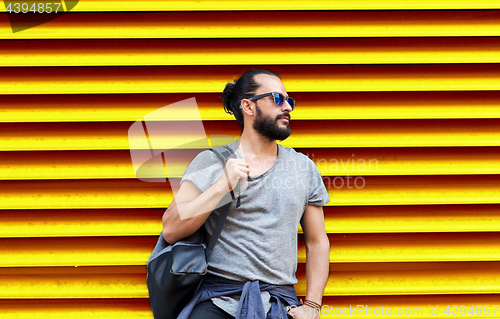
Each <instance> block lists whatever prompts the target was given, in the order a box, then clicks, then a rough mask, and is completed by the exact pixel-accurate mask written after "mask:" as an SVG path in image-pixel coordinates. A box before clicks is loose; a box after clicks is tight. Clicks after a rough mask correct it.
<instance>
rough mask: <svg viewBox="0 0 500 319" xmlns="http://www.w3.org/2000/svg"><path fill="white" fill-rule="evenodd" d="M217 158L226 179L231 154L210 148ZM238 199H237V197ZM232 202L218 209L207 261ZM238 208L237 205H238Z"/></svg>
mask: <svg viewBox="0 0 500 319" xmlns="http://www.w3.org/2000/svg"><path fill="white" fill-rule="evenodd" d="M210 150H211V151H212V152H213V153H214V154H215V155H217V157H218V158H219V159H220V161H221V162H222V169H223V170H224V173H225V174H226V177H228V174H227V171H226V162H227V160H228V159H229V158H230V157H231V155H232V154H231V152H230V151H228V150H224V151H222V152H219V151H218V150H216V149H213V148H211V149H210ZM231 198H232V199H233V200H234V199H235V196H234V192H233V191H231ZM238 199H239V197H238ZM232 203H233V202H232V201H231V202H229V203H227V204H226V205H224V206H222V207H219V208H218V209H221V214H220V215H219V218H217V223H216V224H215V228H214V231H213V233H212V237H211V238H210V242H209V243H208V247H207V249H206V251H205V252H206V257H207V261H209V260H210V256H212V250H213V249H214V247H215V244H216V243H217V240H218V239H219V236H220V233H221V232H222V227H224V223H225V221H226V218H227V215H229V208H230V207H231V204H232ZM238 206H239V205H238Z"/></svg>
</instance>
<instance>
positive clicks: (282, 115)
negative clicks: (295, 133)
mask: <svg viewBox="0 0 500 319" xmlns="http://www.w3.org/2000/svg"><path fill="white" fill-rule="evenodd" d="M284 117H286V118H287V119H288V121H289V122H290V120H291V119H292V117H291V116H290V114H288V113H281V114H280V115H278V116H276V121H278V120H279V119H281V118H284Z"/></svg>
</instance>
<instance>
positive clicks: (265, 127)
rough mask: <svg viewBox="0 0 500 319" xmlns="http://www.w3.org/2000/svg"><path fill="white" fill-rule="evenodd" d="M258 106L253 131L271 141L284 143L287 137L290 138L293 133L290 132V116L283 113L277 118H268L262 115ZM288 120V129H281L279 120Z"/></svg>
mask: <svg viewBox="0 0 500 319" xmlns="http://www.w3.org/2000/svg"><path fill="white" fill-rule="evenodd" d="M255 106H256V116H255V120H254V121H253V125H252V127H253V129H254V130H255V131H256V132H257V133H259V134H260V135H261V136H263V137H265V138H267V139H268V140H269V141H274V140H278V141H283V140H284V139H286V138H287V137H289V136H290V134H291V133H292V131H291V130H290V114H288V113H281V114H279V115H278V116H276V118H274V119H272V118H271V117H266V116H264V115H263V114H262V111H261V110H260V108H259V106H258V105H257V104H255ZM283 117H285V118H287V119H288V123H286V127H280V126H279V125H278V120H279V119H280V118H283Z"/></svg>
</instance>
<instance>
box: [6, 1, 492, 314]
mask: <svg viewBox="0 0 500 319" xmlns="http://www.w3.org/2000/svg"><path fill="white" fill-rule="evenodd" d="M68 2H69V1H66V6H68ZM499 9H500V1H480V0H478V1H465V0H455V1H451V0H449V1H427V0H420V1H413V0H411V1H393V0H385V1H384V0H380V1H371V0H364V1H355V0H346V1H340V0H337V1H295V0H287V1H285V0H267V1H222V0H202V1H180V0H179V1H153V0H148V1H118V0H108V1H104V0H102V1H101V0H81V1H80V2H79V3H78V4H77V5H76V6H75V7H74V8H73V9H72V10H71V12H69V13H66V14H64V15H62V16H61V17H59V18H57V19H54V20H52V21H50V22H47V23H45V24H42V25H39V26H36V27H33V28H30V29H27V30H24V31H20V32H16V33H13V32H12V29H11V26H10V24H9V19H8V17H7V14H6V13H0V39H1V40H0V94H1V97H0V121H1V123H0V151H1V152H0V189H1V191H0V237H1V238H0V256H1V258H0V319H5V318H9V319H10V318H23V319H24V318H26V319H29V318H37V319H38V318H45V319H55V318H65V319H67V318H82V319H83V318H85V319H88V318H106V319H110V318H119V319H127V318H152V315H151V312H150V309H149V302H148V299H147V289H146V285H145V279H146V271H145V270H146V268H145V264H146V261H147V258H148V256H149V254H150V252H151V250H152V248H153V247H154V244H155V242H156V239H157V236H158V234H159V232H160V230H161V215H162V213H163V212H164V210H165V209H166V208H167V207H168V204H169V203H170V201H171V200H172V197H173V194H172V191H171V189H170V188H169V187H168V186H166V184H164V183H146V182H143V181H140V180H138V179H136V178H135V174H134V170H133V167H132V163H131V159H130V152H129V142H128V134H127V132H128V129H129V127H130V125H131V124H132V123H133V122H134V121H136V120H138V119H140V118H141V117H143V116H144V115H145V114H148V113H150V112H152V111H154V110H156V109H158V108H161V107H163V106H165V105H168V104H171V103H174V102H177V101H181V100H184V99H187V98H191V97H195V98H196V100H197V103H198V106H199V108H200V113H201V116H202V118H203V120H204V125H205V129H206V131H207V134H209V135H215V134H219V135H220V134H226V135H227V134H229V135H234V136H238V134H239V127H238V125H237V124H236V122H235V121H234V119H233V118H232V117H231V116H229V115H227V114H225V113H224V112H223V109H222V106H221V102H220V92H221V91H222V89H223V87H224V85H225V83H226V82H228V81H231V80H233V79H234V78H236V77H238V76H239V75H241V74H242V73H243V72H244V71H245V70H247V69H248V68H249V67H254V66H255V67H263V68H268V69H270V70H274V71H275V72H277V73H278V74H280V75H281V77H282V80H283V82H284V84H285V86H286V88H287V90H288V92H289V93H290V95H291V96H293V97H294V98H295V99H296V100H297V109H296V110H295V111H294V112H293V113H292V124H291V125H292V136H291V137H290V138H289V139H287V140H286V141H284V142H283V145H285V146H288V147H294V148H296V149H297V150H299V151H301V152H303V153H305V154H308V155H309V156H310V157H311V158H312V159H313V160H314V162H315V163H316V164H317V166H318V168H319V169H320V171H321V173H322V174H323V176H324V181H325V184H326V185H327V187H328V190H329V193H330V196H331V199H332V200H331V202H330V203H329V204H328V206H327V207H325V218H326V230H327V232H328V234H329V238H330V241H331V250H330V261H331V265H330V269H331V273H330V278H329V281H328V285H327V287H326V290H325V297H324V300H323V302H324V304H325V305H326V306H325V307H324V308H323V315H322V318H335V317H352V316H354V317H359V318H364V317H381V316H383V317H390V316H391V315H387V313H388V310H387V309H388V308H390V309H391V312H392V316H396V317H397V316H400V317H408V318H437V317H439V318H448V317H460V318H469V317H484V318H495V317H496V318H498V317H500V309H496V308H497V306H492V305H498V304H500V298H499V297H500V295H499V294H500V233H498V231H499V230H500V178H499V176H500V175H499V174H500V10H499ZM276 10H281V11H276ZM172 112H173V113H175V114H177V115H176V116H178V118H175V117H174V116H173V115H172V116H170V117H169V118H164V119H159V120H163V121H168V120H170V121H171V122H169V123H167V122H164V123H166V124H168V125H167V126H168V127H169V128H170V129H169V130H165V131H163V132H162V136H161V138H162V139H164V140H171V141H173V143H178V141H182V139H183V133H181V134H179V132H182V130H183V129H185V128H186V127H188V126H189V125H187V124H189V123H190V122H189V121H186V118H183V115H182V114H183V110H182V109H180V110H172ZM173 113H172V114H173ZM172 119H174V120H175V119H177V121H172ZM186 125H187V126H186ZM186 134H187V133H186ZM198 151H199V150H196V149H193V150H188V151H183V152H180V153H179V154H178V156H177V157H175V162H176V163H178V165H177V164H175V165H174V166H173V168H174V169H173V171H174V172H175V174H173V177H175V178H177V179H178V178H179V177H180V176H181V174H182V169H181V167H182V165H185V164H186V163H188V162H189V161H190V159H192V158H193V157H194V156H195V155H196V153H197V152H198ZM176 165H177V166H176ZM176 168H177V169H176ZM158 177H159V176H158ZM348 183H349V184H348ZM299 239H300V246H299V260H298V262H299V263H300V264H299V271H298V273H297V276H298V278H299V284H298V285H297V286H296V289H297V292H298V294H299V295H301V296H303V295H304V294H305V271H304V270H305V267H304V264H303V263H304V262H305V247H304V244H303V238H302V235H299ZM358 305H359V306H358ZM438 305H439V308H438V309H437V310H433V312H431V313H429V308H433V309H436V307H437V306H438ZM447 305H449V306H450V307H449V309H448V313H446V306H447ZM453 305H457V307H456V308H453ZM462 305H463V306H464V307H462V308H461V306H462ZM471 305H472V306H473V308H471ZM486 305H490V306H489V308H488V309H489V310H488V311H489V313H487V311H485V310H484V307H485V306H486ZM349 306H351V309H356V310H361V308H360V307H361V306H363V307H364V310H363V311H359V312H348V311H347V310H343V309H344V308H349ZM478 306H480V307H482V308H483V309H482V310H479V308H480V307H478ZM381 307H383V309H382V308H381ZM337 308H338V309H337ZM366 308H371V310H367V309H366ZM464 308H465V309H466V311H463V309H464ZM399 309H401V310H399ZM418 309H421V310H420V311H421V312H420V311H419V310H418ZM342 312H343V314H341V313H342ZM382 313H383V314H382ZM398 314H399V315H398Z"/></svg>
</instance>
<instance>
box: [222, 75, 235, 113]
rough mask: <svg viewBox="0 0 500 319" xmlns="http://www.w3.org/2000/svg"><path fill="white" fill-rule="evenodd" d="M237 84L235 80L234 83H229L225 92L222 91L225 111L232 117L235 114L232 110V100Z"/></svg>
mask: <svg viewBox="0 0 500 319" xmlns="http://www.w3.org/2000/svg"><path fill="white" fill-rule="evenodd" d="M235 83H236V80H234V83H227V84H226V87H225V88H224V91H222V105H224V111H226V113H228V114H231V115H233V112H232V110H231V100H232V99H233V96H234V87H235Z"/></svg>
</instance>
